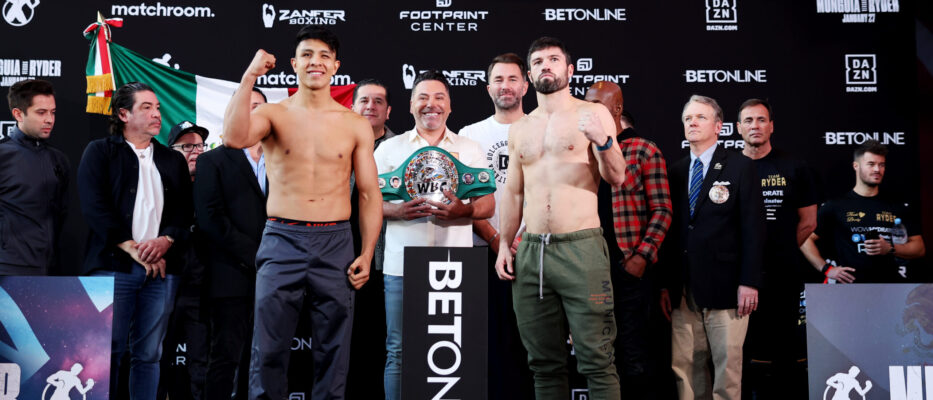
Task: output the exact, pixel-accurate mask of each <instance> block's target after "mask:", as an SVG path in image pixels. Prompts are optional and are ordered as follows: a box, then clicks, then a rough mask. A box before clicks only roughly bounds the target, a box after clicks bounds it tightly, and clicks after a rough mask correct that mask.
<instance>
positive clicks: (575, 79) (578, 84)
mask: <svg viewBox="0 0 933 400" xmlns="http://www.w3.org/2000/svg"><path fill="white" fill-rule="evenodd" d="M594 67H595V62H593V59H592V58H589V57H581V58H578V59H577V65H576V68H574V74H573V76H571V77H570V92H571V93H572V94H573V95H574V96H586V91H587V89H589V87H590V86H591V85H592V84H594V83H596V82H599V81H606V82H612V83H615V84H618V85H623V84H625V83H628V79H629V75H627V74H592V73H591V74H578V73H577V72H589V71H592V70H593V68H594Z"/></svg>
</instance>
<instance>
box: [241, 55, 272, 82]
mask: <svg viewBox="0 0 933 400" xmlns="http://www.w3.org/2000/svg"><path fill="white" fill-rule="evenodd" d="M272 68H275V56H273V55H272V54H269V53H266V51H265V50H263V49H259V50H256V56H254V57H253V61H252V62H250V63H249V68H247V69H246V73H247V74H249V75H253V76H257V77H259V76H263V75H265V74H266V72H269V70H271V69H272Z"/></svg>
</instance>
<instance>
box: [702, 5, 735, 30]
mask: <svg viewBox="0 0 933 400" xmlns="http://www.w3.org/2000/svg"><path fill="white" fill-rule="evenodd" d="M736 1H738V0H706V30H708V31H737V30H739V25H738V24H739V14H738V11H736V9H735V6H736V4H735V3H736Z"/></svg>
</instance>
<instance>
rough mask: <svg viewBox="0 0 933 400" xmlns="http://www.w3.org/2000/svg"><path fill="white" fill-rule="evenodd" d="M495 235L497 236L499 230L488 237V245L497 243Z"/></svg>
mask: <svg viewBox="0 0 933 400" xmlns="http://www.w3.org/2000/svg"><path fill="white" fill-rule="evenodd" d="M497 237H499V232H496V234H495V235H492V237H491V238H489V245H490V246H493V245H496V244H497V243H496V238H497Z"/></svg>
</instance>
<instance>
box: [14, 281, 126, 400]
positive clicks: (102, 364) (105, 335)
mask: <svg viewBox="0 0 933 400" xmlns="http://www.w3.org/2000/svg"><path fill="white" fill-rule="evenodd" d="M50 293H54V295H49V294H50ZM111 304H113V278H112V277H81V278H77V277H15V276H14V277H0V399H16V398H20V399H39V400H49V399H95V400H97V399H100V400H105V399H107V398H108V397H109V396H108V393H109V391H110V329H111V327H112V324H111V322H112V320H113V307H111ZM82 395H83V396H82Z"/></svg>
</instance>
